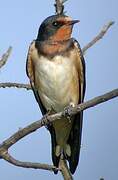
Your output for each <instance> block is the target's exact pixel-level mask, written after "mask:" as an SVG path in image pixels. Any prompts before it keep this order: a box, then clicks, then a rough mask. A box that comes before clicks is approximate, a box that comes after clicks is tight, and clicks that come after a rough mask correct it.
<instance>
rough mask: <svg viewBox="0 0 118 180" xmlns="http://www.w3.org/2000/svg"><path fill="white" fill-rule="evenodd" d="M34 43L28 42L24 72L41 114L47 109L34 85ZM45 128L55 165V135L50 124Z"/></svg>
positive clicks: (57, 161)
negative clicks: (47, 131)
mask: <svg viewBox="0 0 118 180" xmlns="http://www.w3.org/2000/svg"><path fill="white" fill-rule="evenodd" d="M35 43H36V41H33V42H32V43H31V44H30V47H29V51H28V55H27V63H26V73H27V76H28V77H29V79H30V84H31V87H32V90H33V92H34V96H35V98H36V100H37V102H38V104H39V107H40V110H41V112H42V114H43V115H45V114H46V113H47V110H46V108H45V107H44V105H43V103H42V101H41V99H40V96H39V94H38V91H37V89H36V87H35V73H34V71H35V67H34V65H33V56H32V53H33V50H35V48H36V46H35ZM47 128H48V130H49V132H50V134H51V143H52V161H53V164H54V165H55V166H58V163H59V158H58V157H56V156H55V148H56V145H57V144H56V135H55V130H54V128H53V126H52V125H51V124H50V125H47ZM54 173H55V174H56V173H57V171H55V172H54Z"/></svg>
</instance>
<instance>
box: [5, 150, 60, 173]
mask: <svg viewBox="0 0 118 180" xmlns="http://www.w3.org/2000/svg"><path fill="white" fill-rule="evenodd" d="M2 157H3V158H4V160H6V161H8V162H9V163H11V164H13V165H15V166H19V167H23V168H33V169H42V170H49V171H55V170H59V169H58V168H56V167H55V166H53V165H49V164H41V163H33V162H22V161H19V160H16V159H14V158H13V157H12V156H11V155H10V154H9V153H8V152H7V151H6V152H5V153H3V154H2Z"/></svg>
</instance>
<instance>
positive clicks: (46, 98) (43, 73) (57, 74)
mask: <svg viewBox="0 0 118 180" xmlns="http://www.w3.org/2000/svg"><path fill="white" fill-rule="evenodd" d="M35 82H36V86H37V89H38V92H39V95H40V98H41V100H42V102H43V104H44V106H45V107H46V108H47V109H50V108H53V109H54V110H55V111H56V112H58V111H61V110H63V108H64V107H65V106H67V105H69V103H70V102H73V103H75V104H77V102H78V85H77V84H78V75H77V71H76V68H75V66H74V64H73V63H72V61H71V60H70V59H68V58H66V57H63V58H62V56H56V57H54V58H53V59H52V60H48V59H47V58H44V57H43V56H41V57H40V59H39V60H37V61H36V62H35ZM75 88H76V90H75ZM73 90H74V92H76V94H75V95H74V96H73Z"/></svg>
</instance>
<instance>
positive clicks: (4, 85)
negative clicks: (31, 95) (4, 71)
mask: <svg viewBox="0 0 118 180" xmlns="http://www.w3.org/2000/svg"><path fill="white" fill-rule="evenodd" d="M0 88H23V89H27V90H31V85H30V84H21V83H11V82H6V83H0Z"/></svg>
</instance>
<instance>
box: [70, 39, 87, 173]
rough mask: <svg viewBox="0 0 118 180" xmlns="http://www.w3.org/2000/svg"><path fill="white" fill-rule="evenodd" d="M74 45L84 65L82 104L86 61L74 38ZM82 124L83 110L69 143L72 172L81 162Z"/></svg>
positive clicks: (83, 90) (76, 117) (77, 116)
mask: <svg viewBox="0 0 118 180" xmlns="http://www.w3.org/2000/svg"><path fill="white" fill-rule="evenodd" d="M74 45H75V47H76V48H77V49H78V57H80V60H81V65H82V76H83V82H81V80H80V79H79V87H80V88H79V89H80V92H79V96H80V97H81V98H80V99H79V102H78V104H80V103H82V102H83V99H84V95H85V87H86V82H85V62H84V57H83V55H82V51H81V48H80V45H79V43H78V42H77V41H76V40H74ZM82 124H83V112H80V113H78V114H77V115H75V117H74V123H73V127H72V130H71V133H70V136H69V140H68V143H69V144H70V147H71V157H68V161H69V166H70V171H71V173H72V174H73V173H74V172H75V170H76V167H77V165H78V162H79V156H80V148H81V137H82Z"/></svg>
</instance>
